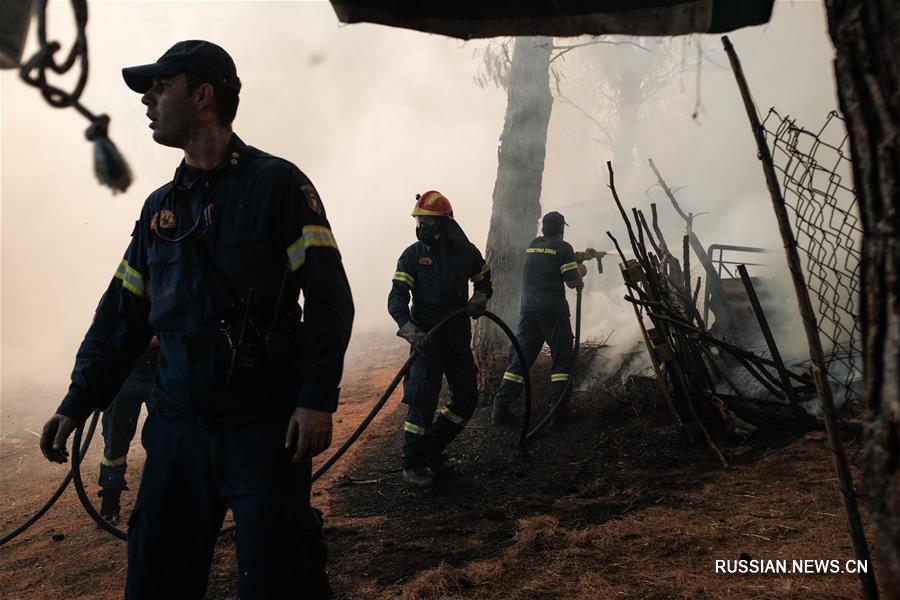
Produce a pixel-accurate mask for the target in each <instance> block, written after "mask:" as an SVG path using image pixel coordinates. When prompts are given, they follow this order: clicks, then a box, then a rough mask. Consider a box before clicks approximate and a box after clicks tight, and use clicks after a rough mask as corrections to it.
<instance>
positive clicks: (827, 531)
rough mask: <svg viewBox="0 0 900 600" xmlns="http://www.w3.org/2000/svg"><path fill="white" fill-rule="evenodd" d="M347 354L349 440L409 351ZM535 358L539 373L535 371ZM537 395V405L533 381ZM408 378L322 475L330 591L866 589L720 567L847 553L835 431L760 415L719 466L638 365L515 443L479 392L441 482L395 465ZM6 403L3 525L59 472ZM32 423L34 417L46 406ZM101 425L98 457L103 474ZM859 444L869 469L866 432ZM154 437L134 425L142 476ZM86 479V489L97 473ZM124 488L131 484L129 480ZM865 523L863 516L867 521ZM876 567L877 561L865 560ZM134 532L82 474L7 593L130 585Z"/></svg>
mask: <svg viewBox="0 0 900 600" xmlns="http://www.w3.org/2000/svg"><path fill="white" fill-rule="evenodd" d="M360 348H361V349H358V350H356V351H355V352H354V353H353V354H351V355H349V356H348V361H347V362H348V369H347V373H346V376H345V380H344V381H345V383H344V387H343V393H342V406H341V408H340V412H339V413H338V416H337V419H336V435H335V439H336V440H337V441H338V442H339V441H340V440H342V439H343V438H344V437H345V436H346V435H348V434H349V432H350V431H351V430H352V429H353V428H354V427H355V425H356V424H357V423H358V422H359V421H360V420H361V418H362V417H363V416H364V415H365V414H366V413H367V412H368V410H369V408H370V407H371V406H372V404H373V403H374V402H375V400H376V399H377V397H378V396H379V395H380V394H381V392H382V390H383V389H384V387H385V386H386V385H387V383H388V382H389V381H390V379H391V378H392V377H393V375H394V371H395V370H396V368H398V367H399V365H400V364H401V363H402V361H403V359H404V351H405V349H404V348H403V345H402V342H398V340H395V339H388V338H371V339H369V340H367V343H366V344H365V345H364V347H360ZM534 375H539V373H538V372H536V373H535V374H534ZM536 387H537V391H538V393H537V395H536V398H535V400H536V405H537V406H536V412H537V413H540V412H542V410H543V404H544V403H543V402H542V401H541V394H540V391H541V389H542V386H540V385H538V386H536ZM398 400H399V393H397V394H396V395H395V396H394V398H393V399H392V400H391V401H390V402H389V404H388V407H387V408H386V409H385V410H384V411H383V414H382V415H381V416H380V417H379V419H378V420H376V422H375V423H373V425H372V426H371V427H370V428H369V431H367V433H366V434H365V435H364V437H363V438H362V440H361V443H359V444H357V445H356V446H354V448H353V449H351V451H350V452H349V453H348V455H347V456H345V457H344V458H343V459H342V460H341V461H340V462H339V463H337V465H336V466H335V467H334V468H333V469H332V470H331V471H329V472H328V473H327V474H326V475H325V476H324V477H323V478H322V479H321V480H320V481H319V482H318V483H317V484H316V487H315V489H314V492H313V495H314V497H313V503H314V504H315V505H316V506H317V507H318V508H320V509H321V510H322V511H323V512H324V514H325V518H326V529H325V533H326V536H327V538H328V542H329V548H330V556H329V559H330V567H329V572H330V576H331V580H332V585H333V587H334V591H335V594H336V597H337V598H347V599H356V598H389V597H401V598H422V599H426V598H428V599H441V598H479V599H482V598H485V599H494V598H498V599H499V598H504V599H507V598H508V599H517V598H529V599H530V598H579V599H580V598H584V599H588V598H591V599H594V598H636V599H643V600H650V599H660V600H662V599H669V598H692V599H693V598H784V599H787V598H857V597H860V596H861V594H860V586H859V583H858V578H857V576H855V575H853V574H849V573H833V574H810V573H807V574H791V573H788V574H771V573H768V574H752V575H751V574H717V573H716V571H715V564H716V563H715V561H716V560H717V559H727V560H731V561H736V560H738V559H741V558H743V559H748V558H751V559H763V560H778V559H786V560H787V561H788V562H787V565H788V568H790V567H791V566H792V562H791V561H793V560H802V559H824V560H832V559H836V560H838V561H839V564H840V567H842V568H843V567H844V565H845V561H847V560H849V559H852V558H853V553H852V549H851V546H850V540H849V537H848V534H847V527H846V524H845V523H846V520H845V518H844V514H843V509H842V505H841V501H840V496H839V493H838V490H837V485H836V479H835V475H834V471H833V469H832V463H831V458H830V454H829V451H828V447H827V441H826V439H825V434H824V433H823V432H820V431H809V432H784V431H781V432H775V431H768V430H766V429H765V428H763V429H762V430H761V431H760V432H758V434H757V435H756V436H755V438H754V439H751V442H750V444H749V445H731V446H728V447H727V448H725V452H726V454H727V456H728V457H729V459H730V460H731V462H732V463H733V464H732V466H731V467H730V468H723V467H722V466H721V465H720V464H719V462H718V461H717V460H716V458H715V457H714V456H713V454H712V453H711V452H710V450H709V449H708V448H707V447H706V446H705V445H703V444H696V443H691V442H689V441H687V440H686V439H685V438H683V437H682V436H681V435H680V434H679V433H678V432H677V430H676V429H675V427H674V426H673V425H672V421H671V418H670V417H669V414H668V412H667V411H666V410H665V408H664V407H663V406H662V404H661V403H660V401H659V400H658V398H657V393H656V389H655V385H654V384H653V382H652V381H651V380H648V379H645V378H642V377H631V378H628V379H626V380H625V381H620V380H616V381H608V382H606V383H605V384H603V385H599V384H598V385H595V386H592V387H591V389H590V391H589V392H581V393H576V395H575V397H574V399H573V407H572V412H571V417H570V419H569V420H568V421H567V422H565V423H561V424H556V425H554V426H553V427H552V428H551V429H549V430H548V431H547V432H546V433H544V434H543V435H541V436H540V437H538V438H537V439H535V440H534V441H533V442H532V443H531V444H530V445H529V446H528V447H527V449H526V450H525V451H520V450H519V449H518V448H517V446H516V442H517V440H518V427H519V425H518V424H517V425H512V426H508V427H504V428H499V429H498V428H493V427H491V426H490V424H489V412H490V411H489V410H488V409H480V410H479V411H478V412H476V414H475V417H474V418H473V419H472V421H471V423H470V424H469V426H468V427H467V429H466V430H465V431H464V432H463V434H462V435H461V436H460V438H459V439H458V440H457V442H456V443H455V444H454V446H453V453H452V455H453V459H454V462H455V464H456V466H457V470H458V471H459V474H458V476H457V477H456V478H454V479H451V480H446V481H443V482H441V483H440V485H438V486H437V487H435V488H434V489H432V490H429V491H419V490H412V489H410V488H408V487H406V486H405V485H404V484H403V482H402V480H401V477H400V464H399V447H400V438H401V433H400V432H401V429H402V421H403V411H402V408H401V405H400V404H399V402H398ZM39 417H40V419H39V418H38V415H30V416H29V415H26V416H21V415H19V416H12V415H3V431H2V437H0V529H2V530H3V531H6V530H7V529H9V528H11V527H13V526H15V525H17V524H18V523H20V522H22V521H23V520H24V519H25V518H27V516H28V515H29V514H31V513H32V512H33V511H34V510H35V509H36V508H37V507H39V506H40V505H41V504H42V503H43V502H44V500H45V499H46V498H47V497H48V496H49V495H50V494H51V493H52V491H53V489H54V488H55V486H56V484H57V483H58V481H59V480H60V479H61V478H62V477H63V476H64V475H65V471H66V469H65V468H64V467H62V466H54V465H49V464H48V463H46V462H45V461H43V459H41V458H40V455H39V451H38V450H37V439H38V438H37V437H35V435H34V434H32V433H30V431H35V432H36V431H39V430H38V429H37V427H39V426H40V421H41V420H42V419H43V417H44V415H39ZM36 423H37V424H36ZM99 452H100V444H94V446H93V448H92V449H91V451H90V453H89V456H88V458H87V459H86V465H87V466H86V467H85V471H86V475H85V478H86V481H90V482H92V483H93V481H95V479H96V466H95V465H96V464H97V461H98V460H99ZM847 453H848V456H849V458H850V461H851V464H852V466H853V468H854V474H855V475H856V476H857V480H858V475H859V440H858V439H854V438H853V436H850V439H848V440H847ZM142 454H143V452H142V451H141V450H140V447H139V444H137V443H135V444H134V445H133V450H132V454H131V455H130V460H129V462H130V464H131V465H132V467H131V469H130V471H129V473H130V481H131V482H133V488H136V485H135V484H136V482H137V480H138V477H137V475H138V472H139V468H138V465H140V464H141V462H142ZM89 489H94V488H93V485H92V484H91V486H90V488H89ZM126 494H127V496H126V498H125V503H126V504H128V505H130V502H131V499H132V497H133V492H127V493H126ZM869 539H870V540H871V532H870V533H869ZM870 568H872V567H871V566H870ZM236 569H237V567H236V563H235V561H234V558H233V542H232V541H231V540H228V539H223V540H222V541H221V542H220V543H219V547H218V549H217V552H216V559H215V563H214V565H213V570H212V574H211V577H210V586H209V591H208V594H207V597H208V598H209V599H215V600H219V599H225V598H233V597H235V594H234V591H233V590H234V584H235V579H236ZM124 573H125V545H124V543H123V542H121V541H119V540H116V539H114V538H112V537H111V536H109V535H108V534H106V533H105V532H102V531H98V530H97V529H95V526H94V525H93V523H92V522H91V521H90V520H89V518H88V517H87V515H86V514H85V513H84V511H83V509H82V508H81V507H80V505H79V504H78V500H77V498H76V496H75V494H74V491H73V490H68V491H67V492H66V493H65V495H64V496H63V497H62V498H61V499H60V501H59V502H58V503H57V505H56V506H54V507H53V508H52V509H51V511H50V512H49V513H48V514H47V515H46V516H45V517H44V518H43V519H41V520H40V521H39V522H38V523H37V524H35V525H34V526H33V527H32V528H31V529H29V530H28V531H27V532H25V533H24V534H23V535H21V536H20V537H18V538H17V539H15V540H13V541H12V542H10V543H8V544H7V545H6V546H3V547H0V598H4V599H6V600H13V599H23V600H24V599H29V600H37V599H41V600H45V599H46V600H53V599H62V598H96V599H112V598H120V597H121V596H122V589H123V581H124Z"/></svg>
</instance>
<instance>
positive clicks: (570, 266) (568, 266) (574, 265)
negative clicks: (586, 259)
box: [559, 262, 578, 273]
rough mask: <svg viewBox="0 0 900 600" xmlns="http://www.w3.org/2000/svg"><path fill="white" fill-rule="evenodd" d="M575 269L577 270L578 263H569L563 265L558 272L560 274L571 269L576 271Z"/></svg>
mask: <svg viewBox="0 0 900 600" xmlns="http://www.w3.org/2000/svg"><path fill="white" fill-rule="evenodd" d="M577 268H578V263H575V262H569V263H565V264H564V265H563V266H561V267H560V268H559V270H560V271H561V272H562V273H565V272H566V271H571V270H572V269H577Z"/></svg>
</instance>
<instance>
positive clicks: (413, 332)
mask: <svg viewBox="0 0 900 600" xmlns="http://www.w3.org/2000/svg"><path fill="white" fill-rule="evenodd" d="M397 336H398V337H402V338H403V339H404V340H406V341H407V342H409V345H410V346H412V347H414V348H416V349H418V348H419V346H421V345H422V342H423V341H425V332H424V331H422V330H421V329H419V327H418V326H417V325H416V324H415V323H413V322H412V321H407V322H406V323H404V324H403V327H401V328H400V330H399V331H397Z"/></svg>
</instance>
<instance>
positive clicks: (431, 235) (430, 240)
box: [416, 221, 442, 247]
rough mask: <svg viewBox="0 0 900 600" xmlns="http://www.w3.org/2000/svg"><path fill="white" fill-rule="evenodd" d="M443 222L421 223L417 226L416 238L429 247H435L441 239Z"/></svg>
mask: <svg viewBox="0 0 900 600" xmlns="http://www.w3.org/2000/svg"><path fill="white" fill-rule="evenodd" d="M441 231H442V228H441V222H440V221H438V222H437V223H433V224H426V223H420V224H418V225H416V238H418V239H419V241H420V242H424V243H425V244H427V245H428V246H431V247H434V245H435V244H437V242H438V240H439V239H440V237H441Z"/></svg>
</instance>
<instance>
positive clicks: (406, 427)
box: [403, 421, 428, 435]
mask: <svg viewBox="0 0 900 600" xmlns="http://www.w3.org/2000/svg"><path fill="white" fill-rule="evenodd" d="M403 431H408V432H410V433H414V434H416V435H425V434H426V433H428V431H427V430H426V429H425V428H424V427H419V426H418V425H416V424H415V423H410V422H409V421H407V422H405V423H404V424H403Z"/></svg>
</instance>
